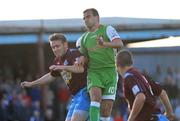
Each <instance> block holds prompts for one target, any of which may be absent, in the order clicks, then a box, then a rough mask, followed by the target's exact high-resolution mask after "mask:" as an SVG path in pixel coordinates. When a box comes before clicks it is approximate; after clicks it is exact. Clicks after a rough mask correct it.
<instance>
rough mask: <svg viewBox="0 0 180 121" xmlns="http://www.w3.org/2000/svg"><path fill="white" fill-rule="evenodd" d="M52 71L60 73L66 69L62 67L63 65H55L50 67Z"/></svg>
mask: <svg viewBox="0 0 180 121" xmlns="http://www.w3.org/2000/svg"><path fill="white" fill-rule="evenodd" d="M52 68H53V69H52V70H53V71H62V70H65V69H66V66H63V65H55V66H53V67H52Z"/></svg>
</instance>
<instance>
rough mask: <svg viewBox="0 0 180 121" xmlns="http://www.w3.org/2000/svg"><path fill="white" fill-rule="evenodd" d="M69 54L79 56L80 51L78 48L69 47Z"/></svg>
mask: <svg viewBox="0 0 180 121" xmlns="http://www.w3.org/2000/svg"><path fill="white" fill-rule="evenodd" d="M69 55H70V56H79V55H80V51H79V50H78V49H77V48H72V49H69Z"/></svg>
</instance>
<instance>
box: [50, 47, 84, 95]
mask: <svg viewBox="0 0 180 121" xmlns="http://www.w3.org/2000/svg"><path fill="white" fill-rule="evenodd" d="M80 55H81V54H80V52H79V51H78V50H76V49H72V50H70V49H68V51H67V53H66V54H65V55H64V57H62V58H55V59H54V63H53V64H54V65H73V64H74V62H75V61H76V60H77V59H78V58H79V57H80ZM51 75H52V76H54V77H57V76H61V73H60V72H59V71H52V72H51ZM86 83H87V72H86V69H85V72H84V73H71V79H70V80H69V81H68V82H67V83H66V84H67V85H68V87H69V90H70V92H71V94H72V95H75V94H76V93H77V92H78V91H79V90H80V89H82V88H84V87H85V86H86Z"/></svg>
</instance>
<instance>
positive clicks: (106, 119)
mask: <svg viewBox="0 0 180 121" xmlns="http://www.w3.org/2000/svg"><path fill="white" fill-rule="evenodd" d="M100 121H110V117H101V118H100Z"/></svg>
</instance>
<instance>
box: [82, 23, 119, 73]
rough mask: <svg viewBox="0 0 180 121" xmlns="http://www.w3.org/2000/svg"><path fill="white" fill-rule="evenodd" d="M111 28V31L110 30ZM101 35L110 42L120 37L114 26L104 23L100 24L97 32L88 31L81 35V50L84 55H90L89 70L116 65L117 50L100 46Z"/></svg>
mask: <svg viewBox="0 0 180 121" xmlns="http://www.w3.org/2000/svg"><path fill="white" fill-rule="evenodd" d="M107 28H110V29H107ZM109 30H110V31H111V32H108V31H109ZM108 33H110V34H108ZM100 36H101V37H103V39H104V41H106V42H110V41H111V40H112V39H114V38H117V37H118V38H119V35H118V34H117V32H116V31H115V29H114V28H112V27H111V26H104V25H100V27H99V28H98V29H97V30H96V31H95V32H86V33H85V34H84V35H83V36H82V37H81V46H80V51H81V53H82V54H83V55H84V56H86V57H88V60H89V62H88V69H89V70H94V69H102V68H106V67H115V51H114V49H113V48H106V47H103V46H100V45H99V44H98V38H99V37H100Z"/></svg>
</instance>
